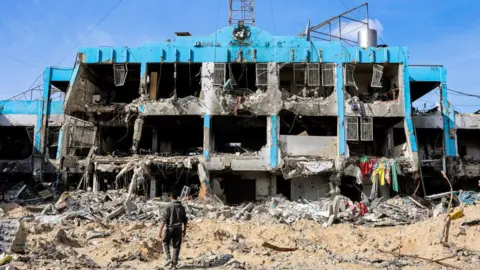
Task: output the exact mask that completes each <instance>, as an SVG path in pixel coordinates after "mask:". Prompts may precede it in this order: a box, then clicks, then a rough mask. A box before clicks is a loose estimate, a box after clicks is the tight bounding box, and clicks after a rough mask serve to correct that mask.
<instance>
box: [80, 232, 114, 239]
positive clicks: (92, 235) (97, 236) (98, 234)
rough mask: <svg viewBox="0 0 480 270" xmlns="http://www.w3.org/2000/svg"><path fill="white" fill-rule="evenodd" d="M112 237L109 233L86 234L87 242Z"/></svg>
mask: <svg viewBox="0 0 480 270" xmlns="http://www.w3.org/2000/svg"><path fill="white" fill-rule="evenodd" d="M107 236H110V233H109V232H98V231H87V232H86V233H85V238H86V239H87V240H90V239H93V238H102V237H107Z"/></svg>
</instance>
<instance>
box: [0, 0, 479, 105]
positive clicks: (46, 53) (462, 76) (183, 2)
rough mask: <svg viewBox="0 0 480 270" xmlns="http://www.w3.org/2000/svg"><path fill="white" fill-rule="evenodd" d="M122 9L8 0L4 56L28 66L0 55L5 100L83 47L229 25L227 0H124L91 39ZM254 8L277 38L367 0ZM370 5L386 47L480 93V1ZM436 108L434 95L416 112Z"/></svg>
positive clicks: (455, 99)
mask: <svg viewBox="0 0 480 270" xmlns="http://www.w3.org/2000/svg"><path fill="white" fill-rule="evenodd" d="M117 2H118V0H82V1H77V0H1V1H0V53H1V54H6V55H8V56H10V57H14V58H16V59H17V60H20V61H23V62H25V63H22V62H20V61H15V60H12V59H10V58H8V57H6V56H4V55H0V99H6V98H9V97H11V96H13V95H15V94H17V93H20V92H22V91H23V90H25V89H27V88H28V87H29V86H30V85H31V84H32V82H33V81H34V80H35V79H36V78H37V77H38V76H39V75H40V74H41V73H42V72H43V69H44V67H46V66H57V65H60V66H72V65H73V62H74V59H75V51H76V49H77V48H76V45H77V44H78V43H79V41H82V43H81V45H80V46H79V47H81V46H102V45H105V46H114V45H118V46H123V45H127V46H137V45H140V44H141V43H142V42H145V41H164V40H166V39H167V38H172V37H173V32H175V31H189V32H191V33H192V34H194V35H207V34H210V33H212V32H214V31H215V29H217V28H221V27H223V26H225V25H227V21H228V1H227V0H176V1H171V0H157V1H154V0H123V2H122V3H121V4H120V5H119V6H118V7H117V8H116V9H115V10H114V11H113V12H112V13H111V14H110V15H109V16H108V17H107V18H106V19H105V20H104V21H103V22H102V23H101V24H100V25H99V26H98V27H97V28H95V30H94V31H93V32H91V34H90V35H88V37H86V38H84V37H85V35H86V33H88V32H89V31H90V30H91V29H92V28H93V26H94V25H95V24H96V23H97V22H98V21H99V20H100V18H102V17H103V16H104V15H105V13H106V12H108V11H109V10H110V9H111V8H112V7H113V6H114V5H115V4H116V3H117ZM255 2H256V6H255V15H256V26H258V27H261V28H264V29H265V30H267V31H269V32H271V33H272V34H274V35H296V34H297V33H298V32H299V31H302V30H304V29H305V25H306V22H307V20H308V19H311V21H312V25H313V24H316V23H320V22H322V21H324V20H326V19H328V18H330V17H332V16H335V15H337V14H339V13H341V12H343V11H345V10H346V8H345V5H346V6H348V7H354V6H356V5H359V4H361V3H363V2H364V0H361V1H360V0H342V1H340V0H296V1H292V0H271V6H272V11H273V12H271V10H270V2H269V0H257V1H255ZM342 2H343V3H344V4H345V5H344V4H342ZM369 5H370V10H369V11H370V18H371V19H373V20H374V21H375V22H376V26H377V27H379V28H381V38H382V40H383V41H385V43H387V44H388V45H390V46H407V47H408V48H409V53H410V63H411V64H443V65H445V66H446V67H447V69H448V87H449V88H452V89H455V90H458V91H462V92H467V93H472V94H480V91H479V90H480V87H479V86H480V71H479V68H478V67H479V65H480V49H478V44H480V16H478V14H480V1H474V0H457V1H446V0H445V1H439V0H373V1H369ZM218 10H219V12H218ZM272 13H273V18H272ZM217 15H218V16H217ZM62 59H65V60H64V61H62ZM26 63H28V64H26ZM38 83H41V81H37V83H36V84H38ZM450 97H451V101H452V103H453V104H454V106H455V107H456V108H457V110H460V111H462V112H471V111H475V110H477V109H480V99H477V98H472V97H464V96H454V95H450ZM437 101H438V96H437V95H436V94H435V93H431V94H429V95H427V96H424V97H422V98H421V101H420V103H421V104H416V105H420V106H421V107H423V103H426V106H427V107H431V106H433V105H434V103H435V102H437ZM470 105H474V106H470Z"/></svg>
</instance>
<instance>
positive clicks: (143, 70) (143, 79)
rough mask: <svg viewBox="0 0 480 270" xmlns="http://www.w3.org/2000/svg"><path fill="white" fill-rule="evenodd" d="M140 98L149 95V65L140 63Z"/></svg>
mask: <svg viewBox="0 0 480 270" xmlns="http://www.w3.org/2000/svg"><path fill="white" fill-rule="evenodd" d="M138 93H139V94H140V96H145V95H146V93H147V63H146V62H141V63H140V87H139V89H138Z"/></svg>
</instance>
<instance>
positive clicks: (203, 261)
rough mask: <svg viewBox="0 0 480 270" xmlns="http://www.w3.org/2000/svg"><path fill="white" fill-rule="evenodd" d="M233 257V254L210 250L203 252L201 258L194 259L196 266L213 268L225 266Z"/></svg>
mask: <svg viewBox="0 0 480 270" xmlns="http://www.w3.org/2000/svg"><path fill="white" fill-rule="evenodd" d="M232 259H233V255H232V254H214V253H212V252H210V253H206V254H203V255H202V256H200V257H199V258H196V259H195V260H194V261H195V265H196V266H199V267H203V268H213V267H220V266H224V265H225V264H227V263H228V262H229V261H230V260H232Z"/></svg>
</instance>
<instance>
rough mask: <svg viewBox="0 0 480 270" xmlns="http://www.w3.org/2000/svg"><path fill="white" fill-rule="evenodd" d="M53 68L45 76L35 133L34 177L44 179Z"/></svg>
mask: <svg viewBox="0 0 480 270" xmlns="http://www.w3.org/2000/svg"><path fill="white" fill-rule="evenodd" d="M51 79H52V68H50V67H48V68H46V69H45V72H44V74H43V93H42V100H41V101H39V103H37V121H36V124H35V129H34V130H35V132H34V144H33V147H34V155H33V176H34V177H36V178H38V177H40V180H41V178H42V177H43V164H44V162H43V160H44V157H45V145H46V141H47V138H46V137H47V128H48V117H49V114H50V106H49V105H50V90H51Z"/></svg>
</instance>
